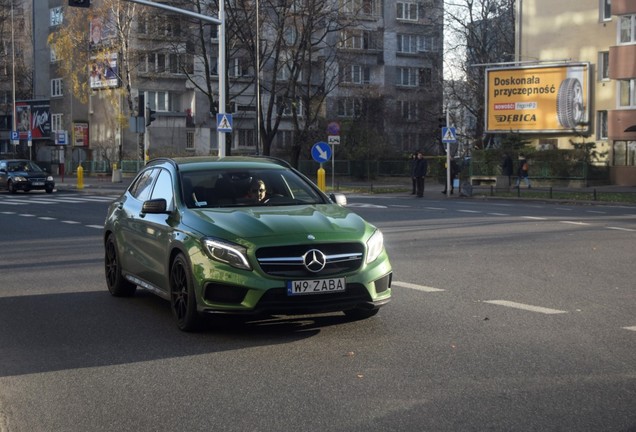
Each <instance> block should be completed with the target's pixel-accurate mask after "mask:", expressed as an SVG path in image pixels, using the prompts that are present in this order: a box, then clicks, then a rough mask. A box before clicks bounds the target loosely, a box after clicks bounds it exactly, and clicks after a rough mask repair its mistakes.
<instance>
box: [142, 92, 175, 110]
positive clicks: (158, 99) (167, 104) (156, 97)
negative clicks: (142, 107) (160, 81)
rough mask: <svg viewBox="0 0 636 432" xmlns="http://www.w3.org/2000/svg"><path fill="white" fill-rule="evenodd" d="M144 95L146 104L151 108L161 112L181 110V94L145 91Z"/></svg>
mask: <svg viewBox="0 0 636 432" xmlns="http://www.w3.org/2000/svg"><path fill="white" fill-rule="evenodd" d="M145 95H146V105H148V107H149V108H150V109H151V110H154V111H162V112H168V111H172V112H178V111H181V95H180V94H179V93H171V92H166V91H147V92H146V93H145Z"/></svg>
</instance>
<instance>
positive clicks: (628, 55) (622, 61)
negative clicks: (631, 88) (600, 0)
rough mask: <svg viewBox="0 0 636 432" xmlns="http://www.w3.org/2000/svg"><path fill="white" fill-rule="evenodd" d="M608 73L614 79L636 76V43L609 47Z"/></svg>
mask: <svg viewBox="0 0 636 432" xmlns="http://www.w3.org/2000/svg"><path fill="white" fill-rule="evenodd" d="M612 7H614V5H612ZM609 75H610V78H611V79H614V80H618V79H632V78H636V45H619V46H612V47H610V51H609Z"/></svg>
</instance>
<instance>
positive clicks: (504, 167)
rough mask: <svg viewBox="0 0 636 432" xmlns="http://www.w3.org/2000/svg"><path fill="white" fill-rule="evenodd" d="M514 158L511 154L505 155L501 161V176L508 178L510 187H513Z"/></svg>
mask: <svg viewBox="0 0 636 432" xmlns="http://www.w3.org/2000/svg"><path fill="white" fill-rule="evenodd" d="M512 170H513V167H512V158H511V157H510V154H509V153H504V155H503V160H502V161H501V175H504V176H506V177H508V187H510V186H511V185H512Z"/></svg>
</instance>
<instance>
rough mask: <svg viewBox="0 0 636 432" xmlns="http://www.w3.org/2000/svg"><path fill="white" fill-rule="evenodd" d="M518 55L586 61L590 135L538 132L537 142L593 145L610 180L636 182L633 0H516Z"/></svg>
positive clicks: (560, 145) (527, 58) (565, 146)
mask: <svg viewBox="0 0 636 432" xmlns="http://www.w3.org/2000/svg"><path fill="white" fill-rule="evenodd" d="M517 17H518V20H517V29H516V37H517V49H516V55H517V60H518V61H520V62H524V61H532V60H536V61H538V62H539V61H540V62H555V63H561V64H567V63H576V62H587V63H589V64H590V65H591V66H592V74H593V78H592V79H590V84H591V88H590V103H589V107H588V109H589V113H590V114H589V119H588V121H589V125H590V129H589V131H590V133H589V136H576V135H572V134H568V135H544V136H537V137H536V139H535V144H536V145H537V146H549V147H552V148H559V149H568V148H572V144H571V142H572V141H575V142H582V141H586V142H590V141H593V142H595V144H596V150H597V151H598V152H599V154H601V155H605V156H604V157H603V161H606V162H607V163H608V164H609V165H610V175H611V181H612V183H614V184H619V185H636V131H630V127H632V126H633V127H634V129H636V66H635V65H636V2H635V1H633V0H562V1H559V2H554V1H549V0H518V1H517Z"/></svg>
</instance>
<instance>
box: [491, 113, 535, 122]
mask: <svg viewBox="0 0 636 432" xmlns="http://www.w3.org/2000/svg"><path fill="white" fill-rule="evenodd" d="M495 120H497V123H535V122H536V121H537V115H536V114H508V115H496V116H495Z"/></svg>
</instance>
